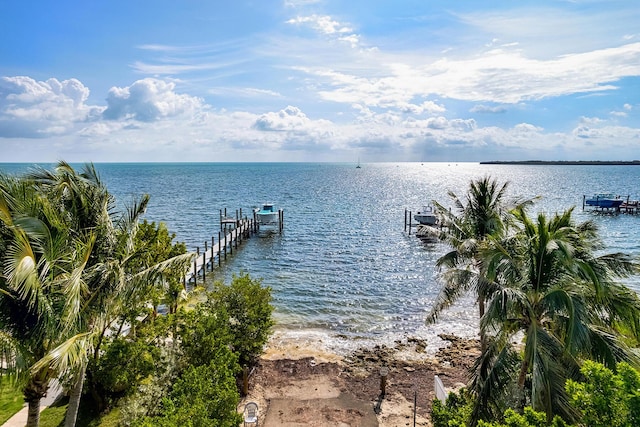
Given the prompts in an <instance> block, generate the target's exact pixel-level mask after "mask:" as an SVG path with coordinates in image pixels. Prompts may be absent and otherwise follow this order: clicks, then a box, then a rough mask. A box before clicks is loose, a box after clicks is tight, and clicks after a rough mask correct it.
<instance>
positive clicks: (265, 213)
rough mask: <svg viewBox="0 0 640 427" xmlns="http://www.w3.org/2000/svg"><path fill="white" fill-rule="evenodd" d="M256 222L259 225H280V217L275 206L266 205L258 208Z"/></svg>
mask: <svg viewBox="0 0 640 427" xmlns="http://www.w3.org/2000/svg"><path fill="white" fill-rule="evenodd" d="M256 220H257V221H258V225H278V223H279V220H280V215H279V212H278V210H277V209H276V208H275V206H274V205H273V204H271V203H265V204H263V205H262V208H261V209H257V208H256Z"/></svg>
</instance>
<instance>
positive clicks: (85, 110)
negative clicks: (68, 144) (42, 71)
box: [0, 76, 102, 138]
mask: <svg viewBox="0 0 640 427" xmlns="http://www.w3.org/2000/svg"><path fill="white" fill-rule="evenodd" d="M88 97H89V89H88V88H87V87H85V86H84V85H83V84H82V83H81V82H80V81H78V80H77V79H69V80H63V81H59V80H57V79H54V78H51V79H49V80H47V81H36V80H34V79H32V78H30V77H24V76H17V77H2V78H0V137H28V138H39V137H47V136H50V135H57V134H63V133H65V132H67V131H69V130H70V129H72V128H73V127H74V125H75V124H76V123H78V122H84V121H88V120H93V119H95V118H96V117H97V116H98V115H99V114H100V112H101V111H102V108H101V107H95V106H88V105H86V104H85V102H86V101H87V99H88Z"/></svg>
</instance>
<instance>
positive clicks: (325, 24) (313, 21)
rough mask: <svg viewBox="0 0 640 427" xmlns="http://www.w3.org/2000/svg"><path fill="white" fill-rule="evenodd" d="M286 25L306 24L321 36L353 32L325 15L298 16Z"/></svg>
mask: <svg viewBox="0 0 640 427" xmlns="http://www.w3.org/2000/svg"><path fill="white" fill-rule="evenodd" d="M287 24H294V25H302V24H307V25H309V26H310V27H311V28H313V29H314V30H316V31H318V32H320V33H322V34H336V33H337V34H345V33H350V32H352V31H353V30H352V29H351V28H350V27H348V26H346V25H344V24H341V23H340V22H338V21H334V20H333V18H331V17H330V16H327V15H310V16H298V17H296V18H292V19H289V20H288V21H287Z"/></svg>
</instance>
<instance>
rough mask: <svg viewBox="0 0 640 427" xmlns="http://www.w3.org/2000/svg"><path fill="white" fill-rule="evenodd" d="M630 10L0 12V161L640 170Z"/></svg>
mask: <svg viewBox="0 0 640 427" xmlns="http://www.w3.org/2000/svg"><path fill="white" fill-rule="evenodd" d="M639 111H640V6H639V5H638V3H637V1H636V0H628V1H617V0H607V1H595V0H574V1H517V2H516V1H484V2H477V1H453V2H445V1H429V0H396V1H375V0H373V1H372V0H368V1H363V0H351V1H348V2H345V1H337V0H327V1H324V0H284V1H282V0H279V1H270V0H253V1H244V0H235V1H233V2H231V1H220V0H218V1H213V0H209V1H205V0H184V1H179V2H178V1H168V0H154V1H150V0H149V1H147V0H137V1H130V0H128V1H121V0H111V1H88V2H78V1H66V0H59V1H56V2H51V1H48V0H47V1H44V0H43V1H30V0H23V1H10V0H0V162H53V161H57V160H67V161H71V162H87V161H91V162H114V161H185V162H188V161H212V162H226V161H233V162H247V161H314V162H315V161H330V162H355V161H357V159H361V161H362V162H365V163H366V162H377V161H420V162H422V161H459V162H463V161H482V160H524V159H543V160H554V159H560V160H632V159H640V114H639Z"/></svg>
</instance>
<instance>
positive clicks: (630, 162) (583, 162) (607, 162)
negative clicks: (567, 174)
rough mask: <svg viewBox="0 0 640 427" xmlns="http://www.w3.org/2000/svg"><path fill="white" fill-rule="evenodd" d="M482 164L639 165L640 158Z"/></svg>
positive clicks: (484, 163)
mask: <svg viewBox="0 0 640 427" xmlns="http://www.w3.org/2000/svg"><path fill="white" fill-rule="evenodd" d="M480 164H481V165H603V166H627V165H638V166H640V160H628V161H624V160H623V161H620V160H515V161H511V160H504V161H503V160H495V161H489V162H480Z"/></svg>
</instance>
